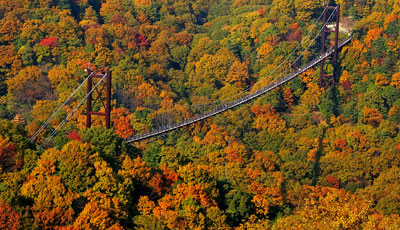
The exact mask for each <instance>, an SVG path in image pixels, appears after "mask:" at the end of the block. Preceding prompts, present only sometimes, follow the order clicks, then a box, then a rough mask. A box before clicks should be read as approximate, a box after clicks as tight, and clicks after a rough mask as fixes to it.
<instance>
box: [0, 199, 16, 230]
mask: <svg viewBox="0 0 400 230" xmlns="http://www.w3.org/2000/svg"><path fill="white" fill-rule="evenodd" d="M19 219H20V215H19V214H18V213H17V212H16V211H15V210H14V209H13V208H12V207H11V206H10V205H8V204H6V203H2V202H0V229H9V230H17V229H19V227H20V221H19Z"/></svg>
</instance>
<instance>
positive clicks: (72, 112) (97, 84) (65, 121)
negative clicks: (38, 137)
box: [41, 73, 107, 147]
mask: <svg viewBox="0 0 400 230" xmlns="http://www.w3.org/2000/svg"><path fill="white" fill-rule="evenodd" d="M106 76H107V73H106V74H104V76H103V77H102V78H101V79H100V80H99V81H98V82H97V83H96V85H95V86H94V87H93V88H92V89H91V90H90V92H89V93H88V94H86V96H85V97H84V98H83V99H82V100H81V101H80V103H79V104H78V105H77V106H75V108H74V109H73V110H72V111H71V112H70V113H69V114H68V116H67V117H66V118H65V119H64V120H63V121H62V122H61V123H60V124H59V125H58V126H57V128H56V129H54V131H53V132H52V133H51V134H50V135H49V136H47V138H46V139H45V141H44V142H43V143H42V145H43V144H45V143H48V142H49V141H50V140H51V139H52V138H53V137H54V136H55V135H56V134H57V132H58V130H59V129H60V128H61V127H62V126H63V125H64V124H65V123H67V122H68V120H69V118H70V117H71V116H72V115H74V113H75V112H76V110H78V109H79V107H80V106H81V105H82V104H83V102H85V101H86V99H87V98H88V97H89V95H90V94H92V92H93V91H94V90H95V89H96V88H97V86H99V84H100V82H102V81H103V80H104V78H105V77H106ZM42 145H41V147H42Z"/></svg>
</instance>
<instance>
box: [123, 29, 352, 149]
mask: <svg viewBox="0 0 400 230" xmlns="http://www.w3.org/2000/svg"><path fill="white" fill-rule="evenodd" d="M351 39H352V37H351V36H350V37H348V38H347V39H346V40H344V41H342V42H341V43H340V44H339V46H338V49H340V48H342V47H343V46H345V45H346V44H347V43H349V42H350V41H351ZM334 52H335V49H331V50H329V51H328V52H326V53H324V54H323V55H321V56H319V57H318V58H315V59H314V60H312V61H311V62H309V63H308V64H307V65H305V66H303V67H301V68H300V69H299V70H297V71H295V72H293V73H290V74H288V75H286V76H285V77H284V78H282V79H281V80H279V81H277V82H273V83H270V84H268V85H267V86H265V87H263V88H261V89H259V90H257V91H256V92H254V93H252V94H249V95H246V96H244V97H242V98H239V99H237V100H235V101H233V102H229V103H226V104H222V105H221V106H220V107H219V108H218V109H216V110H213V111H211V112H208V113H205V114H202V115H200V116H197V117H193V118H191V119H189V120H185V121H183V122H181V123H177V124H174V125H171V126H167V127H164V128H161V129H159V130H154V131H152V132H149V133H145V134H141V135H138V136H133V137H130V138H127V139H126V142H128V143H130V142H135V141H140V140H144V139H148V138H151V137H154V136H158V135H161V134H164V133H168V132H171V131H173V130H176V129H179V128H182V127H184V126H187V125H190V124H193V123H196V122H198V121H201V120H205V119H207V118H210V117H212V116H215V115H217V114H220V113H223V112H225V111H227V110H230V109H233V108H235V107H237V106H240V105H242V104H246V103H248V102H250V101H251V100H253V99H255V98H257V97H259V96H261V95H263V94H265V93H267V92H269V91H271V90H273V89H275V88H276V87H278V86H280V85H282V84H284V83H286V82H288V81H290V80H292V79H293V78H295V77H297V76H299V75H300V74H302V73H304V72H305V71H307V70H308V69H310V68H312V67H314V66H315V65H317V64H318V63H320V62H321V61H322V60H324V59H326V58H328V57H329V56H330V55H332V54H333V53H334Z"/></svg>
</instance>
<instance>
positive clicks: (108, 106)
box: [86, 69, 111, 129]
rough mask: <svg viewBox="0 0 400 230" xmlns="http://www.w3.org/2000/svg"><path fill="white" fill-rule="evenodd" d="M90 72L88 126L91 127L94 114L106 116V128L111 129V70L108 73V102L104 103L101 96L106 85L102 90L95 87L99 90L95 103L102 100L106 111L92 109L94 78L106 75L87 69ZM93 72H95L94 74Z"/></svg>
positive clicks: (87, 106) (88, 81)
mask: <svg viewBox="0 0 400 230" xmlns="http://www.w3.org/2000/svg"><path fill="white" fill-rule="evenodd" d="M87 72H88V77H89V78H88V79H87V94H88V95H89V96H88V98H87V101H86V127H87V128H90V126H92V115H98V116H104V117H105V120H106V128H107V129H109V128H110V127H111V71H108V72H107V73H106V75H107V76H106V79H105V80H106V90H105V91H106V92H105V94H106V103H105V104H104V101H102V99H101V97H102V96H103V94H104V92H103V91H104V90H103V89H104V86H103V88H101V89H100V90H98V89H97V88H95V91H96V92H97V97H96V98H95V100H94V103H96V102H97V101H98V100H100V101H101V103H102V104H103V106H104V109H105V111H104V113H102V112H95V111H93V109H92V104H94V103H92V100H93V91H92V87H93V78H99V79H102V78H103V77H104V74H96V73H93V70H91V69H87ZM92 73H93V74H92Z"/></svg>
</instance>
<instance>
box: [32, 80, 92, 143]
mask: <svg viewBox="0 0 400 230" xmlns="http://www.w3.org/2000/svg"><path fill="white" fill-rule="evenodd" d="M92 74H93V72H92V73H90V74H89V76H87V78H86V79H85V80H84V81H83V82H82V83H81V84H80V85H79V86H78V87H77V88H76V89H75V90H74V92H73V93H72V94H71V95H70V96H69V97H68V98H67V100H65V101H64V103H63V104H62V105H61V106H60V107H58V109H57V110H56V111H55V112H54V113H53V114H52V115H51V116H50V117H49V118H48V119H47V121H46V122H45V123H44V124H43V125H42V126H41V127H40V128H39V129H38V130H37V131H36V132H35V134H33V136H32V137H31V138H30V139H29V140H30V142H32V143H33V142H34V141H35V139H36V137H37V136H38V135H39V134H40V133H41V132H42V131H43V129H45V128H46V127H47V126H48V125H49V124H50V122H51V121H52V120H53V119H54V117H55V116H56V115H57V114H58V113H59V112H60V111H61V109H62V108H63V107H64V106H65V105H66V104H67V103H68V102H69V101H70V100H71V99H72V97H73V96H74V95H75V93H77V92H78V90H79V89H80V88H81V87H82V86H83V84H85V82H86V81H87V80H88V79H89V77H91V76H92Z"/></svg>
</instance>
